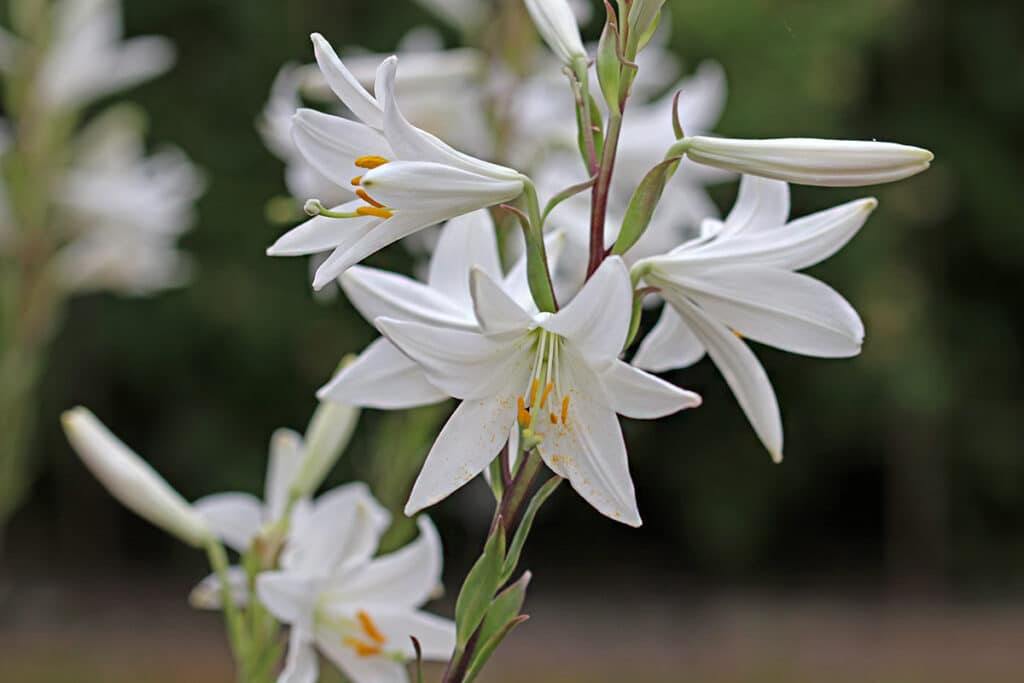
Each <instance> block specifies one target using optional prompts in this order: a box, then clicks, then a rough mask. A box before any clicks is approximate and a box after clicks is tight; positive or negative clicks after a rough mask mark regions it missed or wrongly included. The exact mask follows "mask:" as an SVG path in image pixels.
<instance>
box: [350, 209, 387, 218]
mask: <svg viewBox="0 0 1024 683" xmlns="http://www.w3.org/2000/svg"><path fill="white" fill-rule="evenodd" d="M356 213H357V214H359V215H360V216H376V217H377V218H391V217H392V216H394V215H395V214H393V213H391V212H390V211H388V210H387V209H380V208H377V207H376V206H360V207H359V208H357V209H356Z"/></svg>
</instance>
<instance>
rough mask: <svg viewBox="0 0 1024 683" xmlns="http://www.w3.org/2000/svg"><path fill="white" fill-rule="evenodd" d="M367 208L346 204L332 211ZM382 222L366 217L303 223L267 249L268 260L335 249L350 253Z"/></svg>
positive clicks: (356, 204)
mask: <svg viewBox="0 0 1024 683" xmlns="http://www.w3.org/2000/svg"><path fill="white" fill-rule="evenodd" d="M360 206H364V204H363V202H362V201H352V202H346V203H344V204H342V205H340V206H336V207H334V208H332V209H331V211H338V212H347V213H350V212H352V211H355V210H356V208H357V207H360ZM380 222H381V219H380V218H377V217H375V216H363V217H357V218H328V217H327V216H316V217H314V218H310V219H309V220H308V221H305V222H303V223H300V224H299V225H297V226H296V227H294V228H292V229H291V230H289V231H288V232H286V233H285V234H284V235H282V236H281V237H280V238H279V239H278V240H277V242H275V243H274V245H273V246H271V247H270V248H269V249H267V255H268V256H306V255H308V254H319V253H320V252H324V251H330V250H331V249H338V248H340V249H342V250H344V249H347V248H348V247H349V246H351V245H352V244H355V243H356V242H357V241H358V240H359V239H360V238H361V237H363V236H364V235H365V234H366V233H367V232H368V231H369V229H370V228H372V227H373V226H375V225H378V224H379V223H380Z"/></svg>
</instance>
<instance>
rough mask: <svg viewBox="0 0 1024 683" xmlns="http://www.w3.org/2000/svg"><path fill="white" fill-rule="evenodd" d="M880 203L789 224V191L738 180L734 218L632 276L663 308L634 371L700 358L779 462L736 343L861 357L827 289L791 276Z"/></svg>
mask: <svg viewBox="0 0 1024 683" xmlns="http://www.w3.org/2000/svg"><path fill="white" fill-rule="evenodd" d="M877 205H878V202H877V201H876V200H874V199H870V198H869V199H861V200H857V201H853V202H849V203H847V204H843V205H841V206H838V207H835V208H833V209H829V210H827V211H822V212H819V213H815V214H812V215H810V216H806V217H804V218H801V219H799V220H795V221H792V222H788V223H787V220H788V216H789V186H788V185H786V183H783V182H780V181H776V180H765V179H762V178H757V177H754V176H744V178H743V181H742V183H741V185H740V193H739V197H738V199H737V201H736V205H735V207H734V208H733V210H732V212H731V213H730V214H729V216H728V217H727V218H726V219H725V221H724V222H722V221H715V220H711V221H706V222H705V225H704V234H703V235H702V236H700V237H698V238H695V239H693V240H691V241H689V242H687V243H685V244H683V245H682V246H680V247H678V248H677V249H675V250H673V251H671V252H669V253H668V254H665V255H663V256H656V257H652V258H648V259H644V260H643V261H640V262H638V263H637V264H636V265H635V266H634V272H635V273H638V274H641V275H642V277H643V279H644V281H645V282H647V283H648V284H650V285H652V286H654V287H657V288H659V290H660V293H661V295H662V296H663V297H664V298H665V300H666V301H667V302H668V304H669V305H668V306H666V307H665V310H664V311H663V313H662V316H661V319H660V321H659V322H658V324H657V325H656V326H655V327H654V329H653V330H652V331H651V333H650V334H648V335H647V337H646V338H645V339H644V341H643V343H642V344H641V345H640V348H639V350H638V351H637V354H636V356H635V357H634V358H633V364H634V365H636V366H637V367H641V368H644V369H646V370H650V371H653V372H661V371H664V370H669V369H672V368H680V367H687V366H689V365H692V364H693V363H696V362H697V361H698V360H700V359H701V358H703V356H704V353H705V352H707V354H708V355H709V356H711V359H712V360H713V361H714V363H715V365H717V366H718V368H719V369H720V370H721V372H722V375H723V376H724V377H725V380H726V382H728V384H729V387H730V388H731V389H732V392H733V394H735V395H736V399H737V400H738V401H739V403H740V406H741V407H742V408H743V411H744V413H746V415H747V419H749V420H750V423H751V424H752V425H753V427H754V430H755V431H756V432H757V435H758V437H760V439H761V441H762V442H763V443H764V445H765V447H766V448H767V449H768V451H769V452H770V453H771V455H772V457H773V458H774V459H775V460H777V461H778V460H781V459H782V421H781V418H780V415H779V407H778V402H777V401H776V398H775V392H774V390H773V389H772V386H771V383H770V382H769V381H768V376H767V374H766V373H765V370H764V368H763V367H762V366H761V364H760V363H759V362H758V360H757V358H756V357H755V356H754V353H753V352H752V351H751V350H750V348H749V347H748V346H747V345H746V344H745V343H744V342H743V338H749V339H752V340H754V341H759V342H761V343H764V344H768V345H770V346H775V347H777V348H780V349H782V350H784V351H790V352H792V353H799V354H803V355H807V356H818V357H821V358H842V357H848V356H854V355H856V354H858V353H860V349H861V343H862V342H863V338H864V326H863V324H862V323H861V320H860V317H859V316H858V315H857V312H856V311H855V310H854V309H853V307H852V306H851V305H850V304H849V303H848V302H847V301H846V300H845V299H843V298H842V297H841V296H840V295H839V294H838V293H836V292H835V290H833V289H832V288H831V287H829V286H828V285H826V284H824V283H822V282H820V281H819V280H816V279H814V278H812V277H809V276H807V275H803V274H800V273H796V272H794V271H798V270H801V269H804V268H807V267H810V266H812V265H814V264H816V263H819V262H821V261H823V260H825V259H827V258H828V257H829V256H831V255H832V254H834V253H836V252H837V251H838V250H839V249H841V248H842V247H843V246H844V245H845V244H846V243H847V242H848V241H849V240H850V239H852V238H853V236H854V235H856V234H857V231H858V230H860V228H861V227H862V226H863V225H864V223H865V221H866V220H867V218H868V216H870V215H871V212H872V211H873V210H874V209H875V207H876V206H877Z"/></svg>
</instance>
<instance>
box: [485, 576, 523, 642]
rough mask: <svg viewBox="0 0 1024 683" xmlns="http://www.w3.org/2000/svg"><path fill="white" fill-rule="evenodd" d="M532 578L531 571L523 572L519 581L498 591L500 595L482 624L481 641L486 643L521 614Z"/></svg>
mask: <svg viewBox="0 0 1024 683" xmlns="http://www.w3.org/2000/svg"><path fill="white" fill-rule="evenodd" d="M532 578H533V575H532V574H530V572H523V575H522V576H521V577H519V580H518V581H516V582H515V583H513V584H512V585H511V586H509V587H508V588H506V589H505V590H503V591H502V592H500V593H498V597H496V598H494V600H493V601H492V602H491V606H490V607H489V608H488V609H487V616H486V617H484V623H483V624H482V625H481V626H480V642H482V643H486V642H487V641H488V640H490V639H491V638H492V637H493V636H494V634H496V633H498V632H499V631H500V630H501V629H503V628H504V627H505V624H507V623H508V622H510V621H512V620H513V619H515V618H516V617H518V616H519V612H520V610H522V609H523V603H524V602H526V588H527V587H528V586H529V585H530V579H532Z"/></svg>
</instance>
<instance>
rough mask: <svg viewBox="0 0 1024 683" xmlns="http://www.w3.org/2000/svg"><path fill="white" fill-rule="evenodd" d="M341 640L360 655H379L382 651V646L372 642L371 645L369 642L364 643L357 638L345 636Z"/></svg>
mask: <svg viewBox="0 0 1024 683" xmlns="http://www.w3.org/2000/svg"><path fill="white" fill-rule="evenodd" d="M342 642H343V643H345V645H348V646H349V647H350V648H352V649H353V650H355V651H356V654H357V655H359V656H360V657H373V656H374V655H379V654H380V653H381V652H382V651H383V648H382V647H381V646H380V645H379V644H377V643H374V644H373V645H370V644H369V643H364V642H363V641H361V640H359V639H358V638H345V639H344V640H343V641H342Z"/></svg>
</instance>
